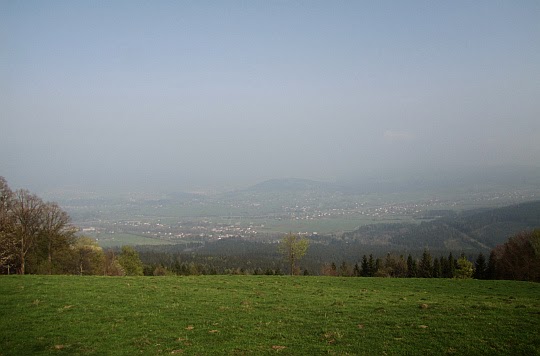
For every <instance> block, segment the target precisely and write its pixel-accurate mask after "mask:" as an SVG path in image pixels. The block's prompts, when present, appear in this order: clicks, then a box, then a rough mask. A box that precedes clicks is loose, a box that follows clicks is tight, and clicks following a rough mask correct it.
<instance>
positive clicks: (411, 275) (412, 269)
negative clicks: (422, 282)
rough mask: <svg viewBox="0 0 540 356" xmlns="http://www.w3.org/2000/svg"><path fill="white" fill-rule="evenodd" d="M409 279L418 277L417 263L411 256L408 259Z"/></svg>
mask: <svg viewBox="0 0 540 356" xmlns="http://www.w3.org/2000/svg"><path fill="white" fill-rule="evenodd" d="M407 277H409V278H414V277H416V263H415V261H414V260H413V258H412V256H411V255H410V254H409V256H408V257H407Z"/></svg>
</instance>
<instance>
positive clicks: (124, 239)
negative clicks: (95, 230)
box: [87, 233, 172, 248]
mask: <svg viewBox="0 0 540 356" xmlns="http://www.w3.org/2000/svg"><path fill="white" fill-rule="evenodd" d="M87 236H90V237H93V238H97V239H98V243H99V245H100V246H101V247H104V248H106V247H115V246H123V245H131V246H134V245H139V246H140V245H171V244H172V242H169V241H165V240H160V239H153V238H150V237H144V236H140V235H134V234H126V233H118V234H105V233H101V234H99V235H97V234H87Z"/></svg>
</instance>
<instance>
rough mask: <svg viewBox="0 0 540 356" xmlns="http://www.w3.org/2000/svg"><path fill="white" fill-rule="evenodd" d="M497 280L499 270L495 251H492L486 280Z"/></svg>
mask: <svg viewBox="0 0 540 356" xmlns="http://www.w3.org/2000/svg"><path fill="white" fill-rule="evenodd" d="M496 278H497V270H496V256H495V250H491V253H490V254H489V260H488V263H487V268H486V279H496Z"/></svg>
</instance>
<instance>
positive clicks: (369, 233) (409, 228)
mask: <svg viewBox="0 0 540 356" xmlns="http://www.w3.org/2000/svg"><path fill="white" fill-rule="evenodd" d="M539 227H540V201H533V202H527V203H521V204H517V205H511V206H506V207H502V208H495V209H476V210H469V211H464V212H461V213H454V214H450V215H449V216H445V217H441V218H437V219H435V220H432V221H428V222H422V223H420V224H412V223H411V224H377V225H367V226H362V227H360V228H358V229H357V230H355V231H352V232H348V233H345V234H344V235H343V238H344V239H345V240H354V241H357V242H362V243H364V244H366V245H387V246H391V247H395V248H399V249H419V248H429V249H434V250H462V251H468V250H483V251H489V250H490V249H492V248H494V247H495V246H497V245H499V244H502V243H504V242H506V240H507V239H508V238H509V237H510V236H512V235H514V234H516V233H518V232H520V231H523V230H530V229H534V228H539Z"/></svg>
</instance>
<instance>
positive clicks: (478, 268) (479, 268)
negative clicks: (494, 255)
mask: <svg viewBox="0 0 540 356" xmlns="http://www.w3.org/2000/svg"><path fill="white" fill-rule="evenodd" d="M486 275H487V264H486V258H485V257H484V254H483V253H480V254H478V257H477V258H476V261H475V262H474V275H473V276H474V278H475V279H486Z"/></svg>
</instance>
